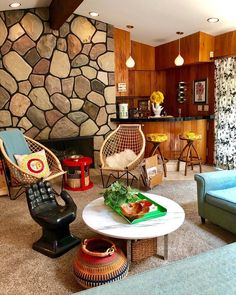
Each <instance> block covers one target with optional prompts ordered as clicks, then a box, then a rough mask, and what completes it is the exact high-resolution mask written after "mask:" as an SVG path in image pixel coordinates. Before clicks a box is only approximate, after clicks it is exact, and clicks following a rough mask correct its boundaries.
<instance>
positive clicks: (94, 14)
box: [89, 11, 99, 17]
mask: <svg viewBox="0 0 236 295" xmlns="http://www.w3.org/2000/svg"><path fill="white" fill-rule="evenodd" d="M89 14H90V15H91V16H93V17H96V16H99V14H98V13H97V12H95V11H91V12H89Z"/></svg>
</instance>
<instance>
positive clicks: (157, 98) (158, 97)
mask: <svg viewBox="0 0 236 295" xmlns="http://www.w3.org/2000/svg"><path fill="white" fill-rule="evenodd" d="M150 101H151V103H155V104H161V103H163V101H164V95H163V93H162V92H161V91H153V93H152V94H151V96H150Z"/></svg>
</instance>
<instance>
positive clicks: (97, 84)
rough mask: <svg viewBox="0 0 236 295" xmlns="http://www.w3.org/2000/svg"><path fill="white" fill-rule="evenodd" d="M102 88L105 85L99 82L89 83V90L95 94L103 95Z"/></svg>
mask: <svg viewBox="0 0 236 295" xmlns="http://www.w3.org/2000/svg"><path fill="white" fill-rule="evenodd" d="M104 88H105V85H104V84H103V83H102V82H101V81H99V80H96V79H95V80H93V81H92V82H91V89H92V90H93V91H95V92H98V93H100V94H103V93H104Z"/></svg>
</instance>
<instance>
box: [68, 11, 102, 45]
mask: <svg viewBox="0 0 236 295" xmlns="http://www.w3.org/2000/svg"><path fill="white" fill-rule="evenodd" d="M71 31H72V32H73V33H74V34H75V35H76V36H77V37H78V38H79V39H80V40H81V41H82V42H83V43H90V41H91V37H92V36H93V34H94V33H95V31H96V29H95V27H94V26H93V25H92V24H91V23H90V21H89V20H88V19H87V18H85V17H82V16H78V17H76V18H75V19H74V20H73V21H72V23H71Z"/></svg>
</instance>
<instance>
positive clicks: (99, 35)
mask: <svg viewBox="0 0 236 295" xmlns="http://www.w3.org/2000/svg"><path fill="white" fill-rule="evenodd" d="M106 37H107V35H106V33H105V32H101V31H97V32H96V33H95V35H94V36H93V39H92V42H93V43H105V42H106Z"/></svg>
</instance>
